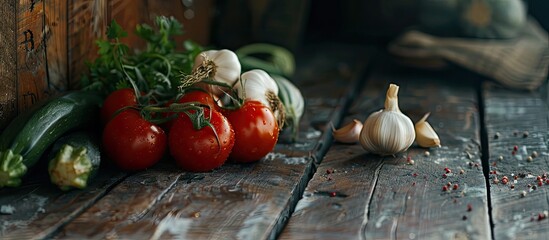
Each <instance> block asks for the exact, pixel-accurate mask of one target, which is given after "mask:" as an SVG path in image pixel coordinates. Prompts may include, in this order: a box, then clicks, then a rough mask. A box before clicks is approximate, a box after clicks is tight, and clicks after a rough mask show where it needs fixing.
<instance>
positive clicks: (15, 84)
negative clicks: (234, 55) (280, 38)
mask: <svg viewBox="0 0 549 240" xmlns="http://www.w3.org/2000/svg"><path fill="white" fill-rule="evenodd" d="M3 3H4V4H2V5H0V15H1V17H0V86H1V87H0V131H1V130H2V129H4V128H5V127H6V125H7V124H8V123H9V121H10V120H11V119H12V118H13V117H14V116H16V115H17V114H18V113H20V112H22V111H24V110H26V109H28V108H30V107H31V106H32V105H33V104H34V103H36V102H37V101H39V100H41V99H44V98H46V97H47V96H49V95H51V94H53V93H56V92H61V91H66V90H69V89H76V88H78V86H79V81H80V77H81V75H82V74H83V73H85V72H86V70H87V67H86V61H90V60H92V59H94V58H95V57H96V56H97V53H96V52H97V48H96V46H95V40H96V39H98V38H102V37H104V35H105V31H106V28H107V25H108V24H109V23H110V22H111V20H113V19H114V20H116V21H117V22H118V23H119V24H120V25H121V26H122V27H123V28H124V29H126V30H128V32H129V33H130V36H129V37H128V38H127V39H125V40H124V42H126V43H127V44H129V45H130V46H131V47H136V48H139V47H142V46H143V45H144V42H141V41H140V40H139V39H138V38H137V37H136V36H135V35H132V32H133V29H135V25H136V24H138V23H152V19H154V17H155V16H158V15H166V16H174V17H176V18H177V19H178V20H179V21H181V22H182V23H183V25H184V30H185V34H184V35H183V36H181V37H180V38H179V39H176V40H177V41H182V40H184V39H188V38H191V39H193V40H194V41H197V42H198V43H200V44H207V43H208V42H209V37H210V29H211V26H210V23H211V18H212V16H213V12H214V7H213V6H214V1H213V0H200V1H186V0H160V1H153V0H131V1H130V0H42V1H40V0H5V1H4V2H3Z"/></svg>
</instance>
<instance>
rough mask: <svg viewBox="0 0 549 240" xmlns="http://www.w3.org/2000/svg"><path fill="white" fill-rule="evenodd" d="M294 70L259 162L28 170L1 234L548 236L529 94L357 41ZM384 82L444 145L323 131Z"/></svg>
mask: <svg viewBox="0 0 549 240" xmlns="http://www.w3.org/2000/svg"><path fill="white" fill-rule="evenodd" d="M294 81H295V82H296V84H297V85H298V86H299V87H300V88H301V89H302V91H303V94H304V96H305V97H306V115H305V117H304V119H303V121H302V125H301V130H300V135H299V139H298V141H297V142H295V143H289V142H287V141H286V138H287V136H285V135H283V136H282V137H281V139H280V141H279V144H278V145H277V147H276V149H275V151H274V152H273V153H271V154H269V155H268V157H267V158H265V159H263V160H261V161H260V162H258V163H254V164H244V165H242V164H230V163H229V164H226V165H224V166H223V167H222V168H220V169H218V170H215V171H213V172H209V173H198V174H197V173H189V172H183V171H181V170H178V169H177V167H176V166H175V164H174V163H173V162H171V161H169V159H168V160H165V161H163V162H161V163H160V164H158V165H157V166H155V167H154V168H152V169H149V170H147V171H142V172H137V173H124V172H119V171H117V170H116V169H113V168H109V167H105V168H103V169H101V172H100V175H99V177H98V178H97V179H96V180H95V181H94V183H93V185H92V186H90V187H89V188H88V189H85V190H73V191H70V192H66V193H65V192H61V191H59V190H57V189H56V188H55V187H54V186H52V185H51V184H49V180H48V178H47V175H45V174H44V172H43V171H35V172H33V173H32V174H31V175H32V176H31V177H29V178H28V179H26V181H25V184H24V185H23V186H22V187H19V188H15V189H0V206H11V207H13V208H14V212H13V213H12V214H2V215H0V238H1V239H43V238H46V239H50V238H53V239H57V238H59V239H88V238H94V239H98V238H109V239H167V238H176V239H452V238H453V239H498V240H499V239H543V238H547V234H549V220H548V219H545V218H544V217H543V216H544V215H543V214H544V211H547V210H549V194H548V193H549V182H547V183H546V182H542V183H541V184H539V182H538V181H537V176H541V177H542V178H543V176H544V174H545V173H546V172H547V171H549V160H548V154H547V151H548V150H547V139H548V138H547V133H548V125H547V120H548V119H547V118H548V109H547V105H546V101H545V99H543V98H542V96H541V95H540V94H538V93H537V92H523V91H516V90H509V89H504V88H501V87H498V86H497V85H495V84H493V83H489V82H486V81H485V82H483V81H481V79H480V78H479V77H477V76H473V75H472V74H467V73H463V72H461V71H458V70H451V71H420V70H414V69H409V68H404V67H400V66H398V65H396V64H394V63H393V62H392V60H391V59H390V58H388V57H387V56H386V55H385V54H383V53H382V51H374V50H373V49H372V48H367V47H361V46H334V45H330V46H329V47H327V46H316V47H311V48H310V49H309V50H305V51H303V52H302V53H300V54H298V72H297V74H296V76H295V78H294ZM389 83H396V84H398V85H400V92H399V99H400V107H401V110H402V111H403V112H404V113H406V114H407V115H408V116H410V117H411V119H412V120H413V121H414V122H415V121H417V120H418V119H419V118H420V117H421V116H422V115H423V114H424V113H426V112H431V117H430V118H429V122H430V123H431V125H432V126H433V127H434V128H435V129H436V130H437V132H438V134H439V136H440V138H441V141H442V145H443V146H442V147H441V148H436V149H423V148H419V147H417V146H416V145H413V146H412V147H411V148H410V149H409V150H408V151H407V152H406V153H405V154H400V155H397V156H396V157H378V156H375V155H371V154H368V153H366V152H365V151H364V150H363V149H362V148H361V147H360V145H359V144H340V143H335V142H333V140H332V137H331V131H330V124H334V125H335V126H339V125H341V124H342V123H346V122H349V121H351V120H352V119H354V118H356V119H359V120H361V121H363V120H364V119H365V118H366V117H367V116H368V115H369V114H370V113H371V112H373V111H374V110H378V109H380V108H381V107H382V106H383V101H384V97H385V92H386V89H387V87H388V84H389ZM526 132H527V134H525V133H526ZM496 135H498V137H495V136H496ZM515 146H517V148H518V150H514V147H515ZM426 151H428V152H429V153H430V154H429V155H427V154H426V153H425V152H426ZM534 151H536V152H537V153H538V156H537V157H535V158H532V159H531V161H529V160H530V159H528V156H530V155H531V154H532V153H533V152H534ZM408 157H410V158H411V159H413V160H414V162H415V163H414V164H407V158H408ZM446 168H447V169H449V170H451V173H447V172H446V170H445V169H446ZM444 174H445V175H444ZM504 176H506V177H507V178H508V179H509V181H508V183H507V184H503V181H502V179H503V178H504ZM496 178H497V179H498V180H499V182H497V181H495V179H496ZM446 184H450V185H451V187H450V189H449V190H448V191H443V190H442V188H443V186H445V185H446ZM538 184H539V185H538ZM454 185H456V186H457V188H456V189H454ZM545 215H547V213H546V212H545Z"/></svg>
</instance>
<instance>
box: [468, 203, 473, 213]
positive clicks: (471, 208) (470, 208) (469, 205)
mask: <svg viewBox="0 0 549 240" xmlns="http://www.w3.org/2000/svg"><path fill="white" fill-rule="evenodd" d="M470 211H473V205H471V204H470V203H469V204H467V212H470Z"/></svg>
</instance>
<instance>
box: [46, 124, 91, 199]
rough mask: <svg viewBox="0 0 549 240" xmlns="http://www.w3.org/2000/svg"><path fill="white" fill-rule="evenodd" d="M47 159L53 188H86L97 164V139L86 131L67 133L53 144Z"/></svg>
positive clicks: (64, 189)
mask: <svg viewBox="0 0 549 240" xmlns="http://www.w3.org/2000/svg"><path fill="white" fill-rule="evenodd" d="M48 156H49V157H48V159H49V164H48V172H49V174H50V180H51V182H52V183H53V184H55V185H57V186H58V187H59V188H60V189H61V190H63V191H67V190H70V189H71V188H80V189H83V188H86V187H87V186H88V183H89V182H90V181H91V180H92V179H93V178H94V177H95V175H96V174H97V172H98V170H99V165H100V163H101V153H100V151H99V138H98V137H97V136H95V135H94V134H93V133H91V132H87V131H78V132H72V133H69V134H67V135H65V136H63V137H61V138H59V139H58V140H57V141H55V143H54V144H53V146H52V148H51V150H50V154H49V155H48Z"/></svg>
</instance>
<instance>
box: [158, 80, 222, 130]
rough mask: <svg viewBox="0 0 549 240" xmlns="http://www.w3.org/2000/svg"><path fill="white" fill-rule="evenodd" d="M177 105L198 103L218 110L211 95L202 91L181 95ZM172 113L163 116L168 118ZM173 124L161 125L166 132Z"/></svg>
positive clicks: (170, 122) (169, 122)
mask: <svg viewBox="0 0 549 240" xmlns="http://www.w3.org/2000/svg"><path fill="white" fill-rule="evenodd" d="M177 102H178V103H189V102H199V103H202V104H205V105H208V106H210V107H211V108H214V109H216V110H219V106H218V105H217V103H216V102H215V100H214V98H213V97H212V95H211V94H210V93H207V92H204V91H200V90H196V91H190V92H187V93H185V95H183V96H182V97H181V98H180V99H179V101H177ZM169 104H171V102H170V103H168V104H167V105H168V106H169ZM173 114H174V113H173V112H170V113H165V114H164V116H165V117H169V116H172V115H173ZM173 122H174V120H172V121H168V122H166V123H164V124H163V125H162V127H163V128H164V129H165V130H166V131H170V129H171V127H172V125H173Z"/></svg>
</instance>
